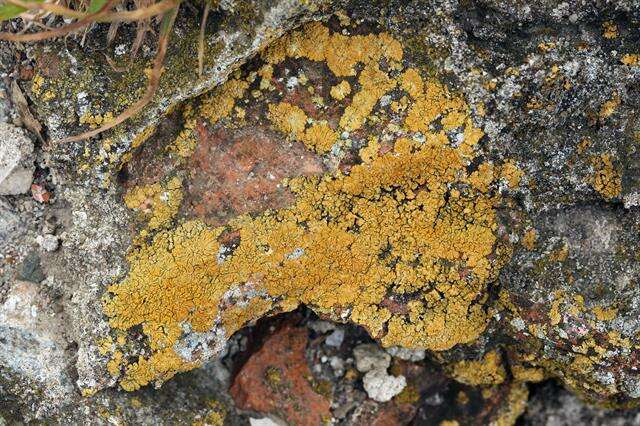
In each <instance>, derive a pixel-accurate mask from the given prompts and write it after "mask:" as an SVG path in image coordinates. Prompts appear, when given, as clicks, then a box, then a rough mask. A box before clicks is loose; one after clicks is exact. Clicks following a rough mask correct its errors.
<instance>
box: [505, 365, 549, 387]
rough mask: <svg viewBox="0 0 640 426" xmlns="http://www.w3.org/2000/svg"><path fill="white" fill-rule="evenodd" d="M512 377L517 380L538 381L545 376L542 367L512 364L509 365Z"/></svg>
mask: <svg viewBox="0 0 640 426" xmlns="http://www.w3.org/2000/svg"><path fill="white" fill-rule="evenodd" d="M510 370H511V374H512V375H513V378H514V379H516V380H517V381H519V382H528V383H529V382H530V383H538V382H541V381H543V380H544V379H545V378H546V376H545V373H544V370H543V369H542V368H535V367H532V368H527V367H524V366H522V365H518V364H516V365H512V366H511V367H510Z"/></svg>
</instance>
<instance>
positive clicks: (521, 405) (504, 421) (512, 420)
mask: <svg viewBox="0 0 640 426" xmlns="http://www.w3.org/2000/svg"><path fill="white" fill-rule="evenodd" d="M528 399H529V389H528V388H527V385H526V384H524V383H520V382H515V383H513V384H512V385H511V387H510V388H509V395H508V396H507V401H506V403H505V404H504V405H503V406H502V407H501V408H500V412H499V414H498V416H497V418H496V419H495V420H493V421H492V422H491V423H490V426H513V425H515V424H516V420H517V419H518V417H520V416H521V415H522V413H524V410H525V409H526V408H527V401H528Z"/></svg>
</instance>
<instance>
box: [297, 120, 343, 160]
mask: <svg viewBox="0 0 640 426" xmlns="http://www.w3.org/2000/svg"><path fill="white" fill-rule="evenodd" d="M301 139H302V142H304V144H305V145H306V146H307V147H309V149H312V150H313V151H315V152H317V153H319V154H324V153H325V152H329V151H330V150H331V147H332V146H333V145H334V144H335V143H336V140H337V139H338V133H337V132H336V131H334V130H333V129H332V128H331V127H329V125H328V124H327V123H326V122H323V123H316V124H313V125H312V126H311V127H309V128H308V129H307V130H306V131H305V132H304V135H303V136H302V138H301Z"/></svg>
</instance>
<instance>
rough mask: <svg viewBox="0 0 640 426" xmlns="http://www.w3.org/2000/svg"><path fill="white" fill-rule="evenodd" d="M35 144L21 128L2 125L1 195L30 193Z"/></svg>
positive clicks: (0, 131) (0, 146)
mask: <svg viewBox="0 0 640 426" xmlns="http://www.w3.org/2000/svg"><path fill="white" fill-rule="evenodd" d="M32 154H33V142H31V140H30V139H29V137H28V136H27V135H26V134H25V133H24V131H23V130H22V129H20V128H17V127H15V126H13V125H11V124H7V123H1V124H0V195H18V194H24V193H25V192H27V191H29V188H30V187H31V181H32V180H33V170H34V168H35V167H34V165H33V156H32Z"/></svg>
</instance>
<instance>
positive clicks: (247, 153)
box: [183, 126, 325, 225]
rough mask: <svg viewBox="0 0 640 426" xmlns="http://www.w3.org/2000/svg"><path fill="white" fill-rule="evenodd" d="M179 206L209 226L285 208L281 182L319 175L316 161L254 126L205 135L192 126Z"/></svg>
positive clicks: (319, 164) (287, 198)
mask: <svg viewBox="0 0 640 426" xmlns="http://www.w3.org/2000/svg"><path fill="white" fill-rule="evenodd" d="M198 134H199V142H198V146H197V148H196V151H195V153H194V155H193V156H192V158H191V159H190V164H189V169H190V172H191V178H190V179H189V181H188V182H187V186H188V188H187V190H186V191H185V193H186V194H188V195H187V196H186V198H185V200H184V201H185V202H184V206H183V208H184V209H185V210H186V213H187V214H188V215H194V216H197V217H201V218H204V219H206V220H207V221H208V222H209V223H211V224H214V225H221V224H224V223H225V222H226V221H227V220H228V219H230V218H233V217H235V216H237V215H239V214H244V213H261V212H263V211H264V210H267V209H278V208H281V207H286V206H288V205H290V204H291V203H292V201H293V196H292V194H291V193H290V191H289V190H288V189H287V188H286V187H284V186H283V185H282V180H283V179H284V178H288V177H295V176H310V175H315V174H322V173H324V171H325V168H324V166H323V164H322V161H321V160H320V159H319V157H317V156H316V155H314V154H313V153H311V152H310V151H309V150H307V149H306V148H305V147H304V145H302V144H301V143H298V142H292V143H289V142H286V141H285V140H284V137H282V136H281V135H279V134H276V133H275V132H271V131H269V130H267V129H264V128H262V127H258V126H255V127H254V126H250V127H245V128H242V129H239V130H231V129H224V128H221V129H216V130H213V131H209V130H208V129H207V128H205V127H204V126H198Z"/></svg>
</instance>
